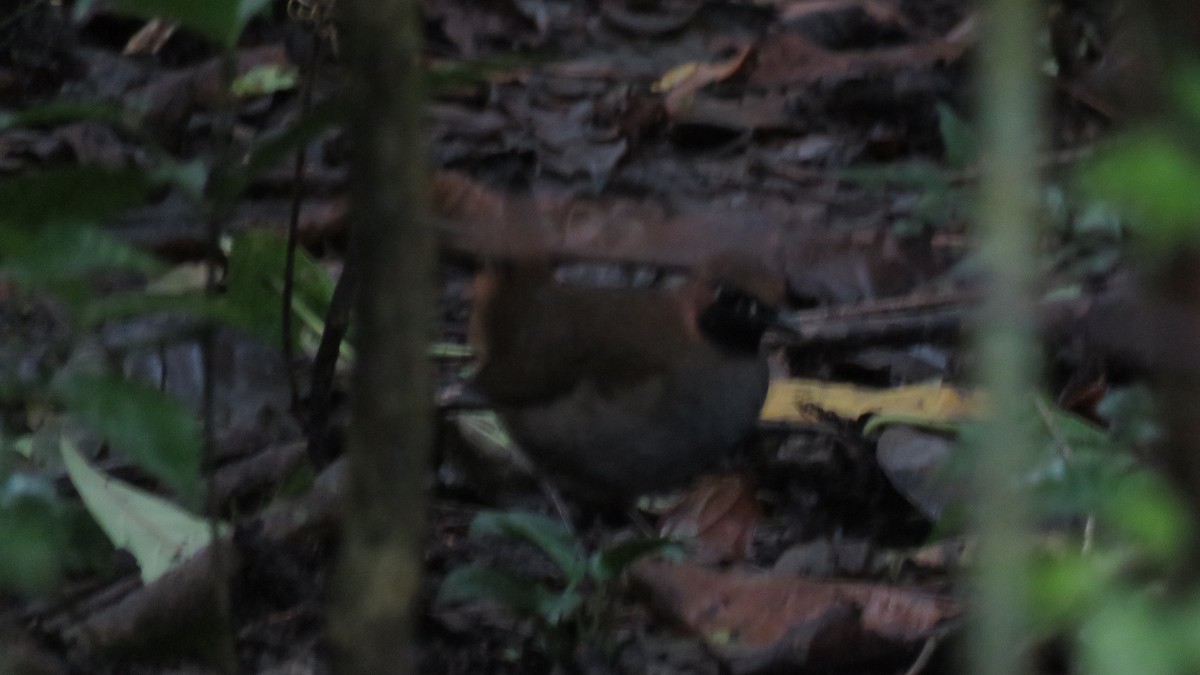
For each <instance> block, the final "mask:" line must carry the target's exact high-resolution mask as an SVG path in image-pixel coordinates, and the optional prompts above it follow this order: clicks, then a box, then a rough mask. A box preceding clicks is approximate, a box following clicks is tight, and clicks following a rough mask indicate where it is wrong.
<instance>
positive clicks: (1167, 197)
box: [1080, 129, 1200, 250]
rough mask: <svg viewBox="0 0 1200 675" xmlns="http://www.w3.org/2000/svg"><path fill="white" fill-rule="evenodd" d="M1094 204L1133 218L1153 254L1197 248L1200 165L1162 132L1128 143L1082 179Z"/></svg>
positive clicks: (1148, 132)
mask: <svg viewBox="0 0 1200 675" xmlns="http://www.w3.org/2000/svg"><path fill="white" fill-rule="evenodd" d="M1080 180H1081V183H1082V186H1083V188H1084V189H1085V190H1087V191H1088V192H1089V193H1090V194H1091V195H1093V196H1094V197H1095V198H1096V199H1104V200H1108V201H1110V202H1111V203H1113V204H1115V205H1117V206H1118V207H1119V208H1121V209H1123V210H1124V211H1125V212H1127V213H1129V214H1131V215H1132V216H1134V219H1135V223H1134V224H1135V225H1136V227H1137V231H1138V232H1140V233H1142V235H1143V237H1142V238H1141V239H1140V241H1143V242H1144V243H1145V244H1146V245H1147V246H1148V247H1149V248H1150V249H1151V250H1162V249H1168V248H1170V247H1173V246H1177V245H1179V244H1184V243H1191V242H1195V241H1196V239H1197V236H1198V235H1200V200H1197V199H1196V198H1195V197H1196V194H1197V193H1198V192H1200V160H1197V158H1196V157H1195V156H1193V155H1192V154H1191V153H1190V152H1189V151H1188V149H1187V148H1186V146H1185V145H1184V144H1181V143H1179V142H1177V141H1176V140H1175V139H1174V138H1173V137H1172V136H1171V135H1170V134H1168V133H1166V132H1165V131H1162V130H1154V129H1150V130H1146V131H1143V132H1141V133H1138V134H1133V135H1131V136H1129V137H1127V138H1126V139H1125V140H1124V141H1122V142H1121V143H1119V144H1117V145H1115V146H1114V147H1113V148H1112V149H1110V150H1109V151H1108V152H1106V153H1104V154H1103V155H1102V156H1101V157H1098V158H1097V159H1096V160H1095V161H1094V162H1093V163H1092V165H1091V166H1089V167H1088V168H1087V169H1086V170H1085V171H1084V172H1083V173H1082V176H1081V179H1080Z"/></svg>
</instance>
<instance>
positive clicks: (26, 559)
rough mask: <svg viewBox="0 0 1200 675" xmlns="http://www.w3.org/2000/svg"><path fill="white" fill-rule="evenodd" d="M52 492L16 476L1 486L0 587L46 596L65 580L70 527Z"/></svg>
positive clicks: (35, 482) (35, 481)
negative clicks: (64, 521)
mask: <svg viewBox="0 0 1200 675" xmlns="http://www.w3.org/2000/svg"><path fill="white" fill-rule="evenodd" d="M61 511H62V510H61V508H60V505H59V504H58V502H57V498H56V497H55V495H54V492H53V489H52V488H51V487H50V486H48V485H44V484H43V483H41V482H39V481H37V479H35V478H31V477H29V476H28V475H27V474H13V475H11V476H9V477H8V479H7V480H5V481H4V483H3V485H0V542H2V545H0V586H3V587H7V588H12V589H15V590H18V591H22V592H31V593H44V592H49V591H50V590H52V589H53V588H54V587H55V586H56V585H57V584H58V582H59V581H60V579H61V578H62V575H63V572H64V563H65V557H66V556H65V550H66V548H67V546H68V541H67V528H66V527H65V526H64V523H63V519H62V517H61Z"/></svg>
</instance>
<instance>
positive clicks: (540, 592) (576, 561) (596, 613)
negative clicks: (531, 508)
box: [437, 511, 679, 662]
mask: <svg viewBox="0 0 1200 675" xmlns="http://www.w3.org/2000/svg"><path fill="white" fill-rule="evenodd" d="M468 536H470V537H471V538H473V539H474V538H479V537H484V536H498V537H503V538H505V539H510V540H514V541H523V542H527V543H530V544H533V545H534V546H536V547H537V548H538V549H539V550H541V552H542V553H544V554H545V555H546V556H547V557H549V558H550V560H552V561H553V562H554V564H555V566H556V567H557V568H558V571H559V573H560V574H561V575H562V579H560V580H556V581H555V582H553V583H552V582H549V581H544V580H535V579H529V578H525V577H521V576H517V575H514V574H511V573H509V572H506V571H503V570H499V569H495V568H492V567H488V566H485V565H469V566H466V567H460V568H458V569H456V570H454V571H453V572H451V573H450V574H449V575H447V577H446V579H445V581H443V582H442V586H441V589H440V590H439V592H438V597H437V604H439V605H440V604H446V603H452V602H460V601H468V600H490V601H492V602H495V603H497V604H499V605H502V606H503V607H505V608H507V609H508V610H509V611H511V612H512V613H513V614H515V615H516V616H518V617H520V618H524V619H531V620H533V621H535V622H536V623H537V625H538V637H539V638H540V639H541V640H543V642H544V644H543V646H544V647H545V648H546V650H547V652H548V653H549V654H550V655H551V657H552V658H555V659H557V660H560V662H561V660H562V659H566V658H570V655H571V653H572V651H573V650H574V648H575V646H576V645H578V644H580V643H581V641H582V642H585V643H587V644H595V643H596V638H599V637H600V636H601V631H602V630H604V629H605V628H607V627H608V626H609V625H610V622H609V621H608V619H609V618H610V617H611V613H612V607H613V598H614V597H615V595H616V593H615V584H616V583H617V582H618V580H619V579H620V578H621V576H622V574H624V572H625V571H626V570H628V569H629V567H630V566H631V565H633V564H634V563H635V562H637V561H638V560H641V559H642V558H645V557H647V556H651V555H655V554H667V555H671V554H676V553H678V551H679V548H678V544H676V543H675V542H673V541H672V540H669V539H663V538H654V537H650V538H647V537H640V538H635V539H630V540H626V541H622V542H619V543H617V544H613V545H612V546H609V547H607V548H604V549H602V550H599V551H595V552H593V553H590V554H588V553H586V552H585V550H584V547H583V544H582V542H580V541H579V539H578V537H577V536H576V535H574V534H572V533H571V532H570V531H569V530H568V529H567V527H566V526H565V525H563V524H562V522H560V521H558V520H556V519H553V518H550V517H548V516H544V515H541V514H538V513H530V512H526V511H507V512H503V511H484V512H481V513H480V514H479V515H477V516H476V517H475V520H474V521H473V522H472V523H471V527H470V530H469V532H468Z"/></svg>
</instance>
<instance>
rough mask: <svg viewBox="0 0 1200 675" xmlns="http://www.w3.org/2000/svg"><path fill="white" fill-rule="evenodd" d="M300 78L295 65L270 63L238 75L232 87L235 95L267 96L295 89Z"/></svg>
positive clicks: (245, 96) (243, 96)
mask: <svg viewBox="0 0 1200 675" xmlns="http://www.w3.org/2000/svg"><path fill="white" fill-rule="evenodd" d="M299 79H300V75H299V72H298V71H297V70H296V67H295V66H291V65H279V64H275V63H269V64H263V65H259V66H255V67H253V68H251V69H250V70H248V71H246V72H245V73H244V74H242V75H240V76H238V77H237V79H235V80H234V81H233V84H232V85H231V87H230V88H231V89H232V90H233V95H234V96H238V97H241V98H249V97H252V96H266V95H267V94H274V93H275V92H277V91H288V90H291V89H295V88H296V82H297V81H298V80H299Z"/></svg>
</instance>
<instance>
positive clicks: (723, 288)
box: [699, 284, 776, 354]
mask: <svg viewBox="0 0 1200 675" xmlns="http://www.w3.org/2000/svg"><path fill="white" fill-rule="evenodd" d="M775 316H776V312H775V309H774V308H773V307H770V306H769V305H767V304H765V303H763V302H762V301H760V300H758V299H757V298H755V297H754V296H752V295H750V294H749V293H746V292H745V291H743V290H741V289H739V288H737V287H734V286H729V285H726V284H721V285H719V286H717V288H716V291H715V293H714V294H713V301H712V303H711V304H709V306H708V307H706V308H705V309H704V311H703V312H701V313H700V320H699V323H700V332H701V333H703V334H704V337H706V338H708V339H709V340H711V341H712V342H713V343H714V344H716V345H717V346H718V347H720V348H721V349H722V350H724V351H727V352H731V353H736V354H756V353H758V344H759V342H761V341H762V336H763V333H765V332H766V331H767V328H769V327H770V326H771V324H772V323H773V322H774V320H775Z"/></svg>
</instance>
